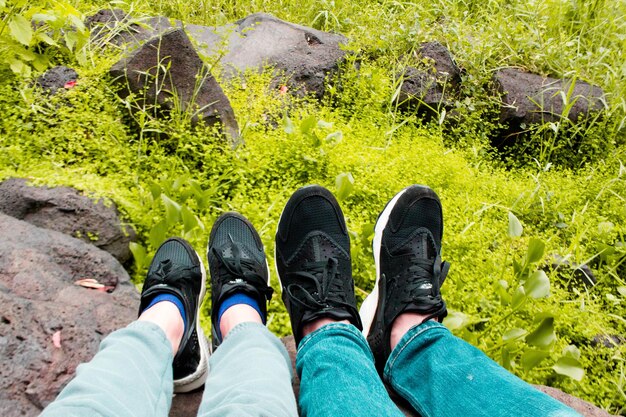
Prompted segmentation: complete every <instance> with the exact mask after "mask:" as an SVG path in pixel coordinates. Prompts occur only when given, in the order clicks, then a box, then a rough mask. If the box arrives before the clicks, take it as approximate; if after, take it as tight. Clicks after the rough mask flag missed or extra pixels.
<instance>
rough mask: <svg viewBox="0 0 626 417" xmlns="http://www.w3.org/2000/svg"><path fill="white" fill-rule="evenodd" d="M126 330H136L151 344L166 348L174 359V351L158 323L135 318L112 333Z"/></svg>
mask: <svg viewBox="0 0 626 417" xmlns="http://www.w3.org/2000/svg"><path fill="white" fill-rule="evenodd" d="M128 331H131V332H137V333H140V334H141V337H142V338H143V339H145V340H146V341H147V342H148V343H149V344H150V345H151V346H158V348H161V346H162V347H163V349H166V350H167V351H168V352H169V354H170V356H171V358H172V360H174V354H175V352H174V351H173V350H172V343H171V342H170V341H169V340H168V339H167V336H165V331H163V329H162V328H160V327H159V325H158V324H156V323H153V322H151V321H144V320H135V321H133V322H132V323H130V324H129V325H128V326H126V327H125V328H123V329H119V330H116V331H115V332H114V333H117V332H120V333H126V332H128Z"/></svg>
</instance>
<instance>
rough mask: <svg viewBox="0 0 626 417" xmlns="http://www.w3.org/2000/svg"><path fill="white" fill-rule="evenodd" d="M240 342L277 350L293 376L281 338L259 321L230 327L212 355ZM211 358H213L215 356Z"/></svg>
mask: <svg viewBox="0 0 626 417" xmlns="http://www.w3.org/2000/svg"><path fill="white" fill-rule="evenodd" d="M242 343H248V344H252V345H253V346H255V347H259V348H262V349H269V350H273V351H275V352H279V353H280V355H281V356H282V358H283V359H284V361H285V364H286V366H287V369H288V370H289V374H290V375H291V377H292V378H293V369H292V366H291V358H290V357H289V353H288V352H287V348H286V347H285V345H284V344H283V342H282V340H280V339H279V338H278V337H276V336H275V335H274V334H273V333H272V332H270V330H269V329H268V328H267V326H265V325H264V324H261V323H255V322H243V323H239V324H238V325H236V326H235V327H233V328H232V329H230V331H229V332H228V334H227V335H226V337H224V340H222V343H221V344H220V345H219V346H218V347H217V349H215V351H214V353H213V355H212V356H216V355H220V356H223V355H224V353H225V352H226V351H228V350H232V349H237V348H238V347H240V345H241V344H242ZM216 357H217V356H216ZM213 360H215V358H214V359H213Z"/></svg>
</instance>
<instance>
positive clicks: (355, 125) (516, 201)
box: [0, 0, 626, 415]
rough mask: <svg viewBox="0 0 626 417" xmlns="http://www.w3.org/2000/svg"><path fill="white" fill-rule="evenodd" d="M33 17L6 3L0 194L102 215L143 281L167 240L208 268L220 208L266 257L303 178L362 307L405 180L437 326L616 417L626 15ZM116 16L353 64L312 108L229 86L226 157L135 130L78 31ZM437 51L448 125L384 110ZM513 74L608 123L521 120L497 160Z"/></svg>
mask: <svg viewBox="0 0 626 417" xmlns="http://www.w3.org/2000/svg"><path fill="white" fill-rule="evenodd" d="M39 3H40V4H39V5H32V4H29V3H28V2H26V1H22V2H21V3H15V2H11V1H7V0H0V10H1V11H2V14H1V15H0V16H2V22H1V23H2V26H1V27H0V120H1V121H0V179H4V178H8V177H11V176H20V177H28V178H31V179H32V180H33V182H35V183H38V184H48V185H70V186H74V187H77V188H79V189H81V190H85V191H86V192H89V193H93V195H94V196H105V197H107V198H110V199H111V200H113V201H114V202H115V203H116V204H117V205H118V207H119V208H120V210H121V211H122V213H123V214H124V215H125V217H126V220H127V221H128V223H129V224H130V225H132V226H133V227H134V228H135V229H136V230H137V232H138V235H139V241H138V242H137V244H135V245H133V248H132V249H133V252H134V254H135V264H134V265H133V266H132V268H131V270H130V272H131V274H132V275H133V276H134V279H135V280H136V282H137V283H138V284H140V283H141V281H142V276H143V274H144V273H145V268H146V266H147V264H148V263H149V260H150V257H151V254H152V253H153V252H154V250H155V249H156V247H157V246H158V243H159V242H160V241H161V240H162V239H163V238H164V237H165V236H167V235H172V234H177V235H183V236H185V237H186V238H187V239H189V240H190V241H191V242H192V243H193V244H194V245H195V247H196V248H197V249H198V250H199V251H200V252H202V251H204V248H205V246H206V240H207V238H208V233H209V231H210V228H211V226H212V222H213V221H214V220H215V219H216V218H217V216H219V215H220V214H221V213H222V212H224V211H228V210H237V211H240V212H242V213H243V214H244V215H245V216H247V217H248V218H249V219H250V220H251V221H252V222H253V224H255V226H256V227H257V229H258V231H259V233H260V235H261V237H262V239H263V242H264V244H265V246H266V248H267V252H268V257H270V258H271V257H272V256H273V237H274V233H275V229H276V224H277V221H278V216H279V214H280V212H281V210H282V207H283V205H284V203H285V202H286V201H287V199H288V198H289V196H290V194H291V193H292V192H293V191H294V190H295V189H296V188H298V187H299V186H302V185H305V184H309V183H319V184H322V185H324V186H326V187H328V188H329V189H331V190H333V191H334V192H336V194H337V195H338V196H339V197H340V203H341V205H342V208H343V210H344V212H345V215H346V219H347V223H348V227H349V229H350V231H351V235H352V256H353V270H354V277H355V281H356V284H357V296H358V298H359V300H362V299H363V298H364V297H365V295H366V294H367V293H368V292H369V291H370V290H371V289H372V287H373V284H374V270H373V258H372V253H371V239H372V225H373V224H374V223H375V221H376V216H377V215H378V213H379V211H380V210H382V208H383V207H384V205H385V203H386V202H387V200H388V199H389V198H391V197H392V196H393V195H394V194H395V193H396V192H397V191H399V190H400V189H402V188H403V187H404V186H406V185H408V184H411V183H421V184H427V185H429V186H431V187H432V188H433V189H434V190H435V191H436V192H437V193H438V194H439V195H440V197H441V199H442V202H443V207H444V218H445V232H444V238H443V257H444V259H446V260H448V261H450V262H451V263H452V269H451V272H450V274H449V275H448V278H447V280H446V283H445V285H444V287H443V290H442V291H443V294H444V297H445V299H446V300H447V302H448V304H449V307H450V310H451V314H450V317H449V319H448V320H447V321H446V324H447V325H448V326H449V327H450V328H451V329H453V331H454V332H455V333H456V334H457V335H459V336H460V337H462V338H464V339H466V340H468V341H469V342H471V343H473V344H474V345H476V346H478V347H479V348H480V349H482V350H483V351H485V352H486V353H487V354H488V355H489V356H491V357H492V358H493V359H494V360H496V361H498V362H499V363H501V364H502V365H503V366H505V367H507V368H508V369H510V370H511V371H512V372H514V373H515V374H517V375H519V376H521V377H522V378H524V379H525V380H527V381H530V382H533V383H540V384H547V385H551V386H555V387H559V388H561V389H563V390H564V391H566V392H569V393H572V394H574V395H577V396H579V397H581V398H584V399H587V400H589V401H592V402H593V403H595V404H597V405H599V406H601V407H603V408H605V409H607V410H608V411H609V412H611V413H613V414H622V415H626V394H625V389H626V370H625V366H626V364H625V359H626V344H621V345H619V346H608V347H605V346H603V345H602V344H601V343H600V344H598V343H596V342H597V340H598V338H602V337H606V336H612V335H618V336H626V319H625V317H626V246H625V242H626V237H625V235H626V168H625V165H624V164H626V127H625V124H626V63H624V60H623V52H622V51H624V50H626V2H625V1H624V0H616V1H611V2H609V1H605V0H595V1H582V0H567V1H565V0H536V1H522V0H491V1H489V0H487V1H481V2H478V1H474V0H467V1H453V0H435V1H431V2H415V3H413V2H401V1H385V0H380V1H374V0H354V1H350V2H348V1H343V0H336V1H326V0H323V1H311V2H308V3H306V4H304V5H303V4H302V2H299V1H295V0H287V1H254V0H242V1H239V2H229V1H223V0H216V1H212V2H208V1H205V2H203V1H198V0H191V1H189V0H187V1H179V0H163V1H158V0H157V1H144V0H137V1H128V2H125V1H119V2H105V1H82V2H81V1H77V0H66V1H64V2H52V1H50V2H46V1H42V2H39ZM110 4H112V5H113V6H114V7H120V8H122V9H124V10H126V11H130V12H132V13H133V15H134V16H137V17H141V16H153V15H165V16H168V17H171V18H176V19H181V20H183V21H185V22H188V23H196V24H203V25H221V24H225V23H228V22H232V21H234V20H236V19H240V18H243V17H245V16H246V15H248V14H251V13H254V12H260V11H263V12H268V13H272V14H274V15H276V16H277V17H279V18H281V19H285V20H289V21H292V22H295V23H299V24H303V25H308V26H314V27H316V28H318V29H322V30H328V31H335V32H339V33H342V34H344V35H346V36H347V37H348V38H349V39H350V42H349V44H348V45H347V49H348V50H349V51H351V53H352V57H351V58H349V59H348V62H347V63H346V64H345V65H344V66H343V68H342V70H341V77H342V78H341V88H340V86H339V84H338V83H336V82H334V80H332V79H331V80H329V87H328V91H327V94H326V96H325V97H324V99H323V100H322V102H321V103H320V102H317V101H314V100H312V99H307V98H305V99H296V98H293V97H289V96H283V95H281V94H279V93H278V91H274V90H271V89H269V87H268V85H269V81H270V74H269V72H266V73H264V74H248V75H247V76H246V77H245V78H243V79H237V80H236V81H233V82H230V83H224V88H225V92H226V94H227V96H228V97H229V99H230V100H231V103H232V105H233V108H234V110H235V113H236V115H237V118H238V122H239V126H240V128H241V130H242V136H243V139H244V140H245V142H246V146H244V147H241V148H239V149H237V150H236V151H231V150H230V149H228V147H227V146H225V145H224V144H223V142H222V141H221V140H220V138H219V135H218V134H217V133H215V132H214V131H213V130H211V129H208V128H202V127H197V128H192V127H191V126H190V125H189V121H188V119H189V118H188V117H185V115H184V114H173V115H172V116H171V119H170V120H166V121H163V120H156V119H154V118H153V117H151V115H150V113H149V112H143V113H142V112H139V113H136V114H135V116H133V117H131V116H130V115H129V112H128V109H127V106H128V105H129V103H128V102H125V101H123V100H121V99H119V98H118V97H117V95H116V94H115V92H114V91H113V88H112V85H111V80H110V78H109V77H108V69H109V68H110V67H111V65H112V64H113V63H115V62H116V61H117V60H118V59H119V58H120V51H119V50H118V49H115V48H107V47H104V48H102V47H101V46H99V45H95V44H92V43H90V42H89V40H88V39H89V38H88V32H87V31H86V30H83V29H82V28H81V25H80V21H81V20H82V19H83V18H84V16H85V15H88V14H90V13H93V12H95V11H97V10H98V9H100V8H106V7H110V6H109V5H110ZM41 16H47V18H45V19H43V18H41ZM33 17H35V18H37V19H40V21H42V22H44V23H43V26H40V27H39V29H37V30H35V31H32V30H30V32H31V33H29V30H28V29H27V28H25V27H24V25H23V21H28V19H30V18H33ZM432 40H437V41H439V42H441V43H442V44H444V45H446V46H447V47H448V48H449V49H450V50H451V52H452V53H453V54H454V56H455V59H456V60H457V62H458V64H459V65H460V66H461V67H462V68H463V69H464V70H465V72H464V76H463V94H464V95H465V96H466V98H465V99H463V100H460V101H459V102H457V103H456V104H455V106H456V111H457V113H458V114H459V115H460V116H461V122H460V123H459V124H456V125H452V124H448V123H447V119H446V117H445V116H444V117H440V118H435V119H438V120H433V121H425V120H422V119H421V118H420V117H418V116H417V115H415V114H411V113H403V112H399V111H398V110H397V106H396V105H395V101H394V97H395V94H396V91H397V87H398V81H399V80H398V79H397V73H398V70H399V69H401V68H402V67H403V65H406V64H407V62H408V63H410V61H407V58H406V57H407V54H408V53H409V52H410V51H412V50H413V49H414V48H416V47H417V46H418V45H419V44H420V43H421V42H425V41H432ZM42 45H43V46H42ZM356 60H358V61H359V62H360V65H359V69H358V70H357V69H355V65H353V64H354V61H356ZM56 64H66V65H69V66H71V67H73V68H75V69H76V70H77V72H78V73H79V75H80V78H79V82H78V85H77V86H76V87H75V88H73V89H71V90H69V91H66V92H65V93H64V94H60V95H57V96H55V97H54V98H48V97H47V96H45V95H44V94H43V93H42V92H41V91H39V90H37V89H34V88H33V87H32V80H33V78H34V77H36V76H37V75H39V74H40V73H41V72H42V71H43V70H45V69H46V68H48V67H50V66H53V65H56ZM508 66H514V67H520V68H523V69H527V70H529V71H532V72H535V73H538V74H542V75H550V76H555V77H575V78H577V79H582V80H585V81H588V82H591V83H593V84H596V85H598V86H600V87H602V88H603V89H604V90H605V92H606V93H607V106H608V107H607V110H606V112H605V117H604V118H602V119H599V120H597V121H596V122H594V123H593V124H591V125H586V126H584V128H580V127H576V126H571V125H570V124H568V123H567V122H566V121H565V120H563V121H562V122H560V123H557V124H556V127H557V128H556V129H553V128H547V127H546V126H536V127H534V128H533V130H532V131H531V132H530V133H529V134H528V135H527V138H525V141H524V142H523V143H520V144H518V145H517V146H514V147H513V148H511V149H510V150H509V153H508V154H507V155H502V154H500V153H499V152H498V151H497V150H495V149H494V148H493V147H492V146H491V142H490V139H491V137H492V136H493V135H494V133H495V132H496V131H497V129H498V114H497V112H496V111H495V110H494V109H495V107H496V104H497V98H495V97H494V96H493V94H491V93H490V92H489V88H488V82H489V80H490V79H491V77H492V74H493V72H494V71H496V70H497V69H499V68H502V67H508ZM214 72H215V73H216V74H218V73H219V68H218V67H216V68H214ZM268 121H271V123H270V122H268ZM165 136H166V137H167V138H166V139H164V137H165ZM572 137H576V138H577V140H571V138H572ZM159 138H160V139H159ZM556 255H558V256H562V257H565V258H566V259H567V260H568V261H569V262H570V263H572V264H574V263H575V264H588V265H589V266H590V267H591V268H592V270H593V272H594V275H595V278H596V279H597V285H595V286H593V287H588V286H585V285H584V284H583V283H582V282H581V281H580V279H578V278H577V276H578V275H577V274H576V273H575V272H574V271H573V270H572V269H567V268H564V269H561V270H559V271H554V270H553V269H552V268H550V267H549V266H550V265H551V264H552V263H553V259H554V257H555V256H556ZM270 263H271V262H270ZM273 285H274V286H275V287H277V285H278V284H277V281H276V280H273ZM207 304H208V303H207ZM209 308H210V306H208V305H205V309H206V315H205V322H204V324H205V326H206V327H207V328H208V327H209V326H210V323H209V320H208V319H207V317H208V311H209ZM269 311H270V318H269V321H270V324H269V325H270V328H271V329H272V330H273V331H275V332H276V333H277V334H280V335H285V334H288V333H290V328H289V320H288V317H287V315H286V313H285V310H284V307H283V306H282V302H281V301H280V297H277V296H276V297H274V299H273V300H272V302H271V305H270V310H269ZM594 338H595V339H596V342H594Z"/></svg>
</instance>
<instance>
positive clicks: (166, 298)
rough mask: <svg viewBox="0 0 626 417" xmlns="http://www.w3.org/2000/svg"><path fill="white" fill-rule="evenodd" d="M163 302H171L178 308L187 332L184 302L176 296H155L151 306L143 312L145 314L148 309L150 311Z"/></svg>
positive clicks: (165, 294)
mask: <svg viewBox="0 0 626 417" xmlns="http://www.w3.org/2000/svg"><path fill="white" fill-rule="evenodd" d="M161 301H169V302H170V303H173V304H174V305H175V306H176V307H177V308H178V311H179V312H180V316H181V317H182V318H183V323H184V325H185V330H187V319H186V318H185V307H184V306H183V302H182V301H181V300H180V298H178V297H176V296H175V295H174V294H169V293H164V294H158V295H155V296H154V298H153V299H152V301H150V304H148V307H146V308H144V309H143V310H141V312H142V313H143V312H144V311H146V310H147V309H149V308H150V307H152V306H153V305H155V304H156V303H160V302H161Z"/></svg>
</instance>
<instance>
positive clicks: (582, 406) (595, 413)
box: [535, 385, 611, 417]
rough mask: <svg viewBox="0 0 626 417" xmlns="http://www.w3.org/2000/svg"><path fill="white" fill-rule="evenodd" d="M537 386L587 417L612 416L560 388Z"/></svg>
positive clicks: (536, 386)
mask: <svg viewBox="0 0 626 417" xmlns="http://www.w3.org/2000/svg"><path fill="white" fill-rule="evenodd" d="M535 388H537V389H538V390H539V391H541V392H543V393H545V394H548V395H549V396H551V397H552V398H554V399H556V400H559V401H560V402H562V403H563V404H565V405H566V406H568V407H571V408H573V409H574V410H576V411H578V412H579V413H580V414H582V415H583V416H585V417H611V414H609V413H607V412H606V411H604V410H603V409H601V408H599V407H596V406H595V405H593V404H591V403H589V402H587V401H584V400H581V399H580V398H577V397H574V396H573V395H569V394H566V393H564V392H563V391H561V390H560V389H558V388H553V387H547V386H545V385H535Z"/></svg>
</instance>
